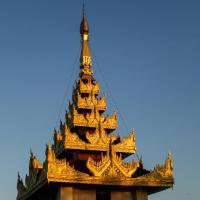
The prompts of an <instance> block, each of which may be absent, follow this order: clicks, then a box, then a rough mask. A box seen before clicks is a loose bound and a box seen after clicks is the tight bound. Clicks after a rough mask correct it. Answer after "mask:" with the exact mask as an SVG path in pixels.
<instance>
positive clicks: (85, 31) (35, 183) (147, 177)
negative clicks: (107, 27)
mask: <svg viewBox="0 0 200 200" xmlns="http://www.w3.org/2000/svg"><path fill="white" fill-rule="evenodd" d="M80 34H81V38H82V41H81V44H82V49H81V55H80V73H79V80H77V82H76V84H75V86H74V88H73V92H72V100H71V102H70V101H69V105H68V109H67V111H66V115H65V122H62V121H61V122H60V127H59V128H60V129H59V130H56V129H55V130H54V143H53V144H48V145H47V146H46V159H45V161H44V162H43V163H41V162H40V161H39V160H38V159H37V158H36V156H34V155H33V153H32V151H31V152H30V161H29V173H28V175H26V178H25V184H24V183H23V181H22V179H21V177H20V176H18V180H17V190H18V195H17V200H28V199H29V197H31V195H32V194H34V193H36V192H39V191H41V188H42V187H44V186H47V185H48V184H50V183H54V184H55V183H57V184H61V183H66V184H68V185H83V186H84V185H91V186H94V187H95V186H96V185H98V186H109V187H110V186H113V187H114V186H119V187H122V186H123V187H139V188H142V187H144V188H148V189H147V190H148V193H149V194H150V193H154V192H155V191H161V190H163V189H167V188H170V187H172V186H173V184H174V179H173V160H172V156H171V153H169V154H168V156H167V159H166V161H165V163H164V164H163V165H156V166H155V167H154V169H153V170H146V169H144V168H143V162H142V158H141V159H139V160H138V161H134V160H131V161H130V162H129V163H127V162H125V161H124V159H125V158H127V157H128V156H130V155H132V154H135V153H136V150H137V148H136V135H135V131H134V130H132V131H130V134H129V135H128V136H127V137H124V138H120V136H119V135H118V134H115V133H114V131H115V130H116V129H117V127H118V118H117V113H116V112H114V113H113V114H111V115H105V114H104V113H105V111H106V110H107V99H106V97H105V96H101V95H100V85H99V83H98V82H97V81H96V80H95V78H94V77H93V71H92V70H91V66H92V57H91V53H90V49H89V45H88V41H89V38H88V37H89V24H88V21H87V19H86V16H85V11H84V8H83V18H82V21H81V25H80Z"/></svg>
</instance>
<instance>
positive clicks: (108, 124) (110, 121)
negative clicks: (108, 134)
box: [102, 112, 117, 130]
mask: <svg viewBox="0 0 200 200" xmlns="http://www.w3.org/2000/svg"><path fill="white" fill-rule="evenodd" d="M102 126H103V128H105V129H113V130H115V129H116V128H117V113H116V112H114V113H113V114H112V115H111V116H107V117H105V118H104V121H103V123H102Z"/></svg>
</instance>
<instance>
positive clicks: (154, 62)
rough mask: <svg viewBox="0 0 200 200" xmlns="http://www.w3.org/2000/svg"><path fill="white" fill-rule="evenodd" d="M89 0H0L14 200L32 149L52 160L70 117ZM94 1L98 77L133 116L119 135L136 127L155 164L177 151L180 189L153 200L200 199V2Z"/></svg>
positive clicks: (146, 157)
mask: <svg viewBox="0 0 200 200" xmlns="http://www.w3.org/2000/svg"><path fill="white" fill-rule="evenodd" d="M81 4H82V1H81V0H76V1H74V0H67V1H64V0H59V1H56V0H17V1H16V0H0V159H1V161H0V177H1V181H0V199H2V200H3V199H6V200H13V199H15V197H16V179H17V172H18V171H20V173H21V175H22V176H23V177H24V176H25V174H26V173H27V172H28V160H29V150H30V148H32V150H33V152H34V154H36V155H37V156H38V157H39V159H40V160H41V161H43V160H44V150H45V145H46V143H48V142H50V141H51V138H52V135H53V128H54V127H57V126H58V121H59V118H61V119H63V118H64V110H65V108H66V106H67V104H68V100H69V99H70V96H71V89H72V86H73V82H74V80H75V78H76V77H77V74H78V69H79V61H78V59H79V52H80V35H79V24H80V20H81ZM86 4H87V5H86V10H87V18H88V21H89V24H90V30H91V31H90V33H91V34H90V46H91V48H92V53H93V56H95V60H94V61H93V63H94V66H93V69H94V71H95V77H96V78H97V79H98V80H99V82H100V84H101V85H102V92H104V93H105V94H107V96H108V101H109V106H110V111H112V110H115V109H116V105H115V102H116V104H117V107H118V108H119V111H120V113H121V115H122V116H123V119H124V121H125V122H124V121H123V120H122V119H121V118H120V116H119V124H120V128H119V130H117V133H120V135H121V136H125V135H128V132H127V128H126V126H127V127H128V130H130V129H131V128H134V129H135V130H136V137H137V138H136V142H137V148H138V154H139V155H142V156H143V162H144V166H145V167H146V168H147V169H151V168H153V166H154V165H155V164H156V163H163V162H164V160H165V158H166V156H167V153H168V151H169V150H171V152H172V155H173V158H174V176H175V186H174V189H173V190H171V189H169V190H167V191H164V192H161V193H158V194H155V195H152V196H150V197H149V199H150V200H156V199H157V200H158V199H159V200H168V199H171V200H177V199H181V200H188V199H190V200H196V199H199V196H200V190H199V186H200V172H199V169H200V159H199V153H200V145H199V142H200V1H198V0H197V1H194V0H188V1H185V0H179V1H178V0H165V1H164V0H163V1H161V0H157V1H155V0H151V1H149V0H140V1H136V0H126V1H122V0H109V1H107V0H101V1H89V0H88V1H86ZM97 63H98V65H97ZM99 68H100V70H99ZM100 71H101V72H102V74H103V76H102V75H101V72H100ZM103 77H104V78H105V79H106V80H107V84H108V85H109V88H110V90H111V91H112V96H113V97H114V100H113V99H112V98H111V95H110V94H109V89H108V88H107V87H106V84H105V82H104V81H103ZM63 102H64V103H63ZM125 124H126V125H125ZM133 158H135V157H134V156H133Z"/></svg>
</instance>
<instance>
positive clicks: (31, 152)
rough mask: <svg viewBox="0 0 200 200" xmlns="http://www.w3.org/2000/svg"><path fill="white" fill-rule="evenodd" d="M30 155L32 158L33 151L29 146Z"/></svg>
mask: <svg viewBox="0 0 200 200" xmlns="http://www.w3.org/2000/svg"><path fill="white" fill-rule="evenodd" d="M30 157H31V158H33V151H32V149H31V148H30Z"/></svg>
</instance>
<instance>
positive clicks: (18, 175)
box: [17, 172, 20, 180]
mask: <svg viewBox="0 0 200 200" xmlns="http://www.w3.org/2000/svg"><path fill="white" fill-rule="evenodd" d="M17 177H18V180H20V174H19V172H18V174H17Z"/></svg>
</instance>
